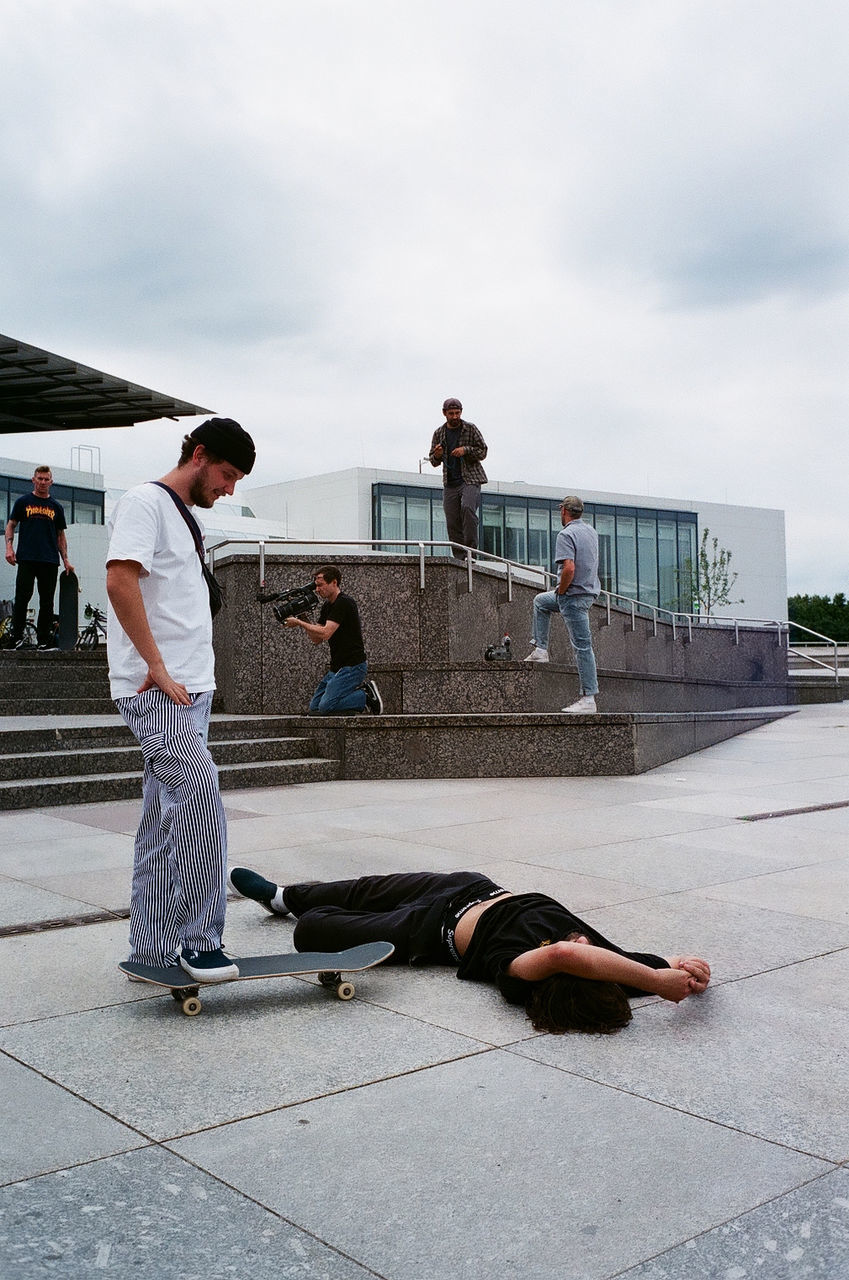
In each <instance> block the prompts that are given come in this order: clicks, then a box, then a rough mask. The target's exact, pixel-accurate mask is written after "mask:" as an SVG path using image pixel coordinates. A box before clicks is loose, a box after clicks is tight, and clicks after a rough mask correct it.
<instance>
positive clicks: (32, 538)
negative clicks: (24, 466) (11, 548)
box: [9, 493, 67, 564]
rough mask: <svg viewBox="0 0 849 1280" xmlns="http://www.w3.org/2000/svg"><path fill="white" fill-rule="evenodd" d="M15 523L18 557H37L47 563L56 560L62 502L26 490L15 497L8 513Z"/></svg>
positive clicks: (62, 514) (63, 526) (62, 516)
mask: <svg viewBox="0 0 849 1280" xmlns="http://www.w3.org/2000/svg"><path fill="white" fill-rule="evenodd" d="M9 519H10V520H14V521H15V522H16V524H17V526H18V546H17V550H16V552H15V555H16V558H17V559H18V560H38V561H41V562H42V563H46V564H58V563H59V560H60V556H59V544H58V541H57V539H58V536H59V534H60V533H61V532H62V530H63V529H66V528H67V524H66V523H65V512H64V509H63V507H62V504H61V502H56V501H55V500H54V499H53V498H37V497H36V496H35V494H34V493H28V494H27V495H26V497H24V498H18V500H17V502H16V503H15V505H14V506H13V507H12V511H11V513H10V515H9Z"/></svg>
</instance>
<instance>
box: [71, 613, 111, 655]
mask: <svg viewBox="0 0 849 1280" xmlns="http://www.w3.org/2000/svg"><path fill="white" fill-rule="evenodd" d="M85 616H86V617H87V618H89V619H90V621H89V624H88V626H87V627H84V628H83V630H82V631H81V632H80V635H79V639H78V640H77V648H78V649H96V648H97V646H98V645H99V643H100V637H101V636H103V639H104V640H105V639H106V614H105V613H103V612H102V610H100V609H98V607H97V605H96V604H87V605H86V607H85Z"/></svg>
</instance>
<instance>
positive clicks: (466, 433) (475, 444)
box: [429, 418, 487, 484]
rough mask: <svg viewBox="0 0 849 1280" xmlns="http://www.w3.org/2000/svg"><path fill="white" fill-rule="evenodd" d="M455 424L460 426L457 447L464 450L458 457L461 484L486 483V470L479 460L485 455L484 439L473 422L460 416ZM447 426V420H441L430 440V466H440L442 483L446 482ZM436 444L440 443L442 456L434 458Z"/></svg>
mask: <svg viewBox="0 0 849 1280" xmlns="http://www.w3.org/2000/svg"><path fill="white" fill-rule="evenodd" d="M457 426H458V427H459V428H460V438H459V440H458V442H457V445H458V448H459V447H460V446H462V447H463V448H464V449H465V450H466V452H465V453H464V454H463V456H462V458H461V459H460V469H461V471H462V473H463V484H486V472H485V471H484V469H483V467H482V466H481V462H482V461H483V459H484V458H485V457H486V452H487V450H486V441H485V440H484V438H483V436H482V435H481V433H480V432H479V431H478V429H477V427H476V426H475V424H474V423H473V422H465V421H464V420H463V419H462V418H460V420H459V422H458V423H457ZM447 428H448V424H447V422H443V424H442V426H441V427H437V428H436V430H435V431H434V433H433V439H432V440H431V442H430V454H429V457H430V464H431V466H432V467H439V466H441V467H442V483H443V484H447V483H448V464H447V460H446V459H447V450H446V448H445V432H446V430H447ZM438 444H441V445H442V457H441V458H436V459H435V458H434V456H433V451H434V449H435V448H436V446H437V445H438Z"/></svg>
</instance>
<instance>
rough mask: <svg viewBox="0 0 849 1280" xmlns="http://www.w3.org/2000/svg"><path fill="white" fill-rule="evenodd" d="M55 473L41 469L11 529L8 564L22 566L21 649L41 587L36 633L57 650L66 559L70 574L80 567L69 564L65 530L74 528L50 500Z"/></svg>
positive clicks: (18, 589) (16, 615) (16, 631)
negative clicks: (59, 583) (56, 610)
mask: <svg viewBox="0 0 849 1280" xmlns="http://www.w3.org/2000/svg"><path fill="white" fill-rule="evenodd" d="M52 483H53V473H52V471H51V470H50V468H49V467H36V469H35V472H34V473H33V477H32V493H30V494H28V495H27V496H26V497H23V498H18V500H17V502H16V503H15V505H14V506H13V507H12V513H11V515H10V516H9V520H8V523H7V525H6V561H7V563H8V564H11V565H17V568H18V572H17V575H16V578H15V604H14V608H13V610H12V641H13V643H14V645H15V648H20V647H21V646H22V645H23V634H24V623H25V622H26V620H27V609H28V608H29V602H30V600H31V599H32V592H33V587H34V586H35V585H36V583H38V620H37V622H36V631H37V634H38V647H39V649H55V648H56V637H55V635H54V631H53V626H54V615H53V597H54V596H55V594H56V579H57V577H58V576H59V561H60V559H61V561H62V563H63V565H64V566H65V572H66V573H73V571H74V566H73V565H72V564H71V562H70V560H69V559H68V543H67V539H66V537H65V530H66V528H67V527H68V526H67V522H66V520H65V512H64V509H63V507H62V504H61V503H60V502H57V501H56V500H55V498H51V497H50V486H51V485H52ZM15 529H18V551H17V555H16V554H15V549H14V539H15Z"/></svg>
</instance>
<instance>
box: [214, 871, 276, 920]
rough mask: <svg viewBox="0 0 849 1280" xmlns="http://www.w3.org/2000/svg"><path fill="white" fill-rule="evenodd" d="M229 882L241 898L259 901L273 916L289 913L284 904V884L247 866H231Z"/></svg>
mask: <svg viewBox="0 0 849 1280" xmlns="http://www.w3.org/2000/svg"><path fill="white" fill-rule="evenodd" d="M227 883H228V884H229V886H230V888H231V889H235V890H236V893H238V894H239V896H240V897H241V898H250V899H251V900H252V901H253V902H258V903H259V905H260V906H261V907H265V909H266V911H269V912H271V914H272V915H273V916H287V915H288V914H289V912H288V911H287V910H286V907H285V906H284V905H283V886H282V885H280V884H275V883H274V881H273V880H266V879H265V876H260V875H257V873H256V871H249V870H248V868H247V867H231V868H230V872H229V875H228V876H227Z"/></svg>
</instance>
